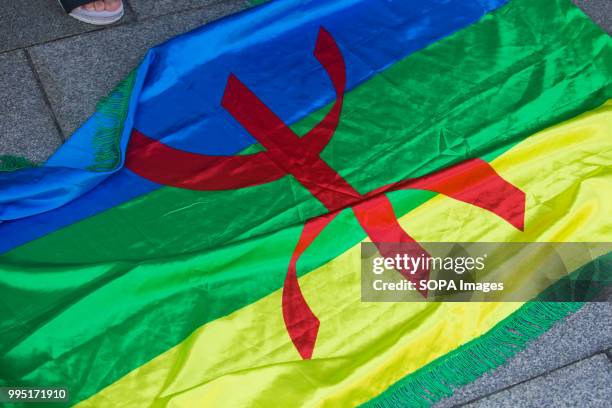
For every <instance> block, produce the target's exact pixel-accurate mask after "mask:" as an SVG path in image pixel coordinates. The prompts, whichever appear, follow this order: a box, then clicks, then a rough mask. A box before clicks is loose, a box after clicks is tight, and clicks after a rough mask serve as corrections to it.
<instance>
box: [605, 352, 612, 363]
mask: <svg viewBox="0 0 612 408" xmlns="http://www.w3.org/2000/svg"><path fill="white" fill-rule="evenodd" d="M605 354H606V357H608V361H609V362H610V363H612V348H609V349H607V350H606V351H605Z"/></svg>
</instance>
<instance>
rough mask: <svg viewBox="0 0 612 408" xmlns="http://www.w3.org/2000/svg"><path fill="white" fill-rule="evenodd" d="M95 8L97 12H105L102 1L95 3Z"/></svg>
mask: <svg viewBox="0 0 612 408" xmlns="http://www.w3.org/2000/svg"><path fill="white" fill-rule="evenodd" d="M94 7H95V9H96V11H104V8H105V6H104V1H102V0H98V1H96V2H95V3H94Z"/></svg>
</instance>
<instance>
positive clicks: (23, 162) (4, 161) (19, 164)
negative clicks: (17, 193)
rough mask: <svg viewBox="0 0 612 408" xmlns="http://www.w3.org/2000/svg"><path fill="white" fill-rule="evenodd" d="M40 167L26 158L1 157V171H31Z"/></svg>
mask: <svg viewBox="0 0 612 408" xmlns="http://www.w3.org/2000/svg"><path fill="white" fill-rule="evenodd" d="M36 166H38V165H37V164H36V163H34V162H31V161H30V160H28V159H26V158H25V157H21V156H11V155H2V156H0V171H15V170H20V169H29V168H31V167H36Z"/></svg>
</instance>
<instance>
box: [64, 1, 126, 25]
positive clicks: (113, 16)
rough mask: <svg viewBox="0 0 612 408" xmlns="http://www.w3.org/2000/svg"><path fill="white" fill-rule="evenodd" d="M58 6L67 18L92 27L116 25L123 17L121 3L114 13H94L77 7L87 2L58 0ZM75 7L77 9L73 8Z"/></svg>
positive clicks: (94, 11)
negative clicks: (66, 14)
mask: <svg viewBox="0 0 612 408" xmlns="http://www.w3.org/2000/svg"><path fill="white" fill-rule="evenodd" d="M59 2H60V4H61V5H62V7H63V8H64V10H66V12H67V13H68V15H69V16H71V17H73V18H75V19H77V20H79V21H82V22H84V23H88V24H94V25H108V24H113V23H116V22H117V21H119V20H121V18H122V17H123V15H124V8H123V2H121V6H120V7H119V8H118V9H117V10H115V11H106V10H104V11H96V10H87V9H84V8H82V7H78V6H77V4H81V3H83V4H86V3H88V2H87V1H77V2H75V1H70V0H59ZM75 6H77V7H75Z"/></svg>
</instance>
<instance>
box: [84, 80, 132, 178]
mask: <svg viewBox="0 0 612 408" xmlns="http://www.w3.org/2000/svg"><path fill="white" fill-rule="evenodd" d="M135 82H136V71H135V70H134V71H132V72H131V73H130V74H129V75H128V76H127V77H126V78H125V79H124V80H123V81H121V82H120V83H119V84H118V85H117V87H116V88H115V89H114V90H112V91H111V92H110V94H109V95H108V96H106V97H104V98H102V99H101V100H100V101H99V102H98V105H97V109H96V113H95V115H94V120H95V121H96V133H95V135H94V136H93V139H92V141H93V148H94V150H95V158H94V164H92V165H91V166H89V167H88V168H87V170H90V171H111V170H114V169H115V168H117V166H119V164H120V162H121V157H122V155H121V135H122V134H123V126H124V123H125V120H126V118H127V114H128V109H129V105H130V96H131V94H132V89H133V87H134V84H135Z"/></svg>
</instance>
